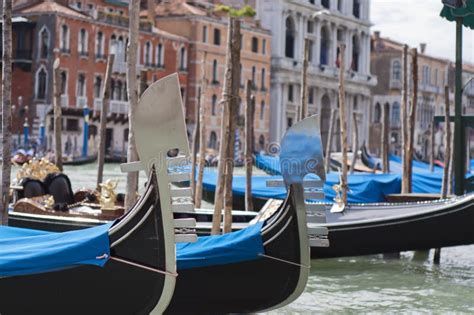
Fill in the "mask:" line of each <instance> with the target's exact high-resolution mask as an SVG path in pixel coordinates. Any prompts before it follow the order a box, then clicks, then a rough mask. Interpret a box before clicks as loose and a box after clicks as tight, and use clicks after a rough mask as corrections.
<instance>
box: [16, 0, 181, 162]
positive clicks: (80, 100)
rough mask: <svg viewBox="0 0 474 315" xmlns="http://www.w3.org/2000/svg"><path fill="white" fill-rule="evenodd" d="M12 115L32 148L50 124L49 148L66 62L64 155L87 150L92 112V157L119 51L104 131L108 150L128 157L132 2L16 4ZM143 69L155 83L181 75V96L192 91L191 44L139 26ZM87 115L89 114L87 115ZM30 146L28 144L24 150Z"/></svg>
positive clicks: (147, 24)
mask: <svg viewBox="0 0 474 315" xmlns="http://www.w3.org/2000/svg"><path fill="white" fill-rule="evenodd" d="M14 20H16V23H15V24H14V27H13V29H14V36H13V55H14V56H15V57H14V72H13V97H12V99H13V102H14V104H15V107H14V109H13V117H15V118H14V123H15V126H16V127H15V129H14V133H17V134H21V133H22V130H21V129H22V127H21V126H22V125H23V120H24V119H25V117H27V118H28V124H29V126H30V128H29V129H30V133H31V142H33V141H34V140H35V138H36V139H38V138H40V133H39V129H40V125H45V128H46V134H47V136H46V138H45V139H42V141H43V143H44V145H45V146H46V148H54V144H53V139H54V137H53V135H52V130H53V127H52V103H53V62H54V60H56V59H57V58H58V59H59V60H60V70H61V75H60V77H61V106H62V108H63V134H62V143H63V145H64V148H63V152H64V154H66V155H70V156H77V155H81V153H82V152H84V150H83V149H84V148H83V143H84V139H83V137H84V128H85V125H84V117H85V116H84V114H85V113H86V112H89V114H88V115H87V116H88V117H89V119H88V121H89V130H88V131H89V132H88V134H89V139H88V141H87V142H86V143H88V147H90V148H91V150H89V152H88V153H89V154H94V152H95V148H96V146H95V141H96V139H95V138H96V135H97V129H98V125H99V111H100V109H101V106H102V100H101V93H102V87H103V81H104V76H105V70H106V61H107V56H108V55H109V53H111V52H114V53H115V56H116V57H115V63H114V67H113V76H112V82H111V84H112V99H111V104H110V111H109V118H108V122H107V132H106V148H107V152H108V153H110V154H114V155H122V154H124V153H125V152H126V147H127V139H128V118H127V113H128V101H127V87H126V69H127V67H126V59H127V53H126V47H127V43H128V3H127V2H126V1H118V0H93V1H92V0H89V1H84V0H74V1H72V0H57V1H52V0H45V1H41V0H18V1H15V6H14ZM139 33H140V38H139V52H138V60H137V67H138V71H139V72H140V71H141V70H146V71H147V82H148V83H151V82H153V81H156V80H158V79H159V78H161V77H164V76H166V75H168V74H171V73H174V72H179V76H180V82H181V87H182V93H183V95H185V94H186V88H187V67H188V58H187V55H188V49H189V44H188V40H187V39H186V38H184V37H180V36H177V35H174V34H171V33H168V32H166V31H163V30H160V29H158V28H156V26H155V25H153V22H152V20H151V19H147V18H146V17H145V18H143V19H141V21H140V32H139ZM84 109H87V110H86V111H84ZM22 145H24V144H22Z"/></svg>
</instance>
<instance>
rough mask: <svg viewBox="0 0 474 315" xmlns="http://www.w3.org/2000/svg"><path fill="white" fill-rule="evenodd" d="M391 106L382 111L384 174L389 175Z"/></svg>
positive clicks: (384, 107) (387, 105)
mask: <svg viewBox="0 0 474 315" xmlns="http://www.w3.org/2000/svg"><path fill="white" fill-rule="evenodd" d="M389 111H390V105H389V104H388V103H385V104H384V106H383V110H382V141H381V142H382V150H381V151H382V172H384V173H389V172H390V165H389V163H390V162H389V160H388V151H389V141H390V140H389V129H390V118H389Z"/></svg>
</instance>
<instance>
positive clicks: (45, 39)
mask: <svg viewBox="0 0 474 315" xmlns="http://www.w3.org/2000/svg"><path fill="white" fill-rule="evenodd" d="M48 54H49V32H48V30H47V29H46V28H43V29H42V30H41V32H40V58H42V59H47V58H48Z"/></svg>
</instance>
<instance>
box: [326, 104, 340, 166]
mask: <svg viewBox="0 0 474 315" xmlns="http://www.w3.org/2000/svg"><path fill="white" fill-rule="evenodd" d="M337 114H338V113H337V109H333V110H332V111H331V120H330V121H329V131H328V140H327V141H328V142H327V143H326V173H329V172H330V171H331V148H332V138H333V134H334V127H335V125H336V119H337Z"/></svg>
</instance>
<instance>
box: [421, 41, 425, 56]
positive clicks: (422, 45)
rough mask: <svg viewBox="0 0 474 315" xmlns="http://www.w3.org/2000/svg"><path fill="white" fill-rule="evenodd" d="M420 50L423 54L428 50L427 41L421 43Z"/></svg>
mask: <svg viewBox="0 0 474 315" xmlns="http://www.w3.org/2000/svg"><path fill="white" fill-rule="evenodd" d="M420 51H421V53H422V54H424V53H425V51H426V43H421V44H420Z"/></svg>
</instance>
